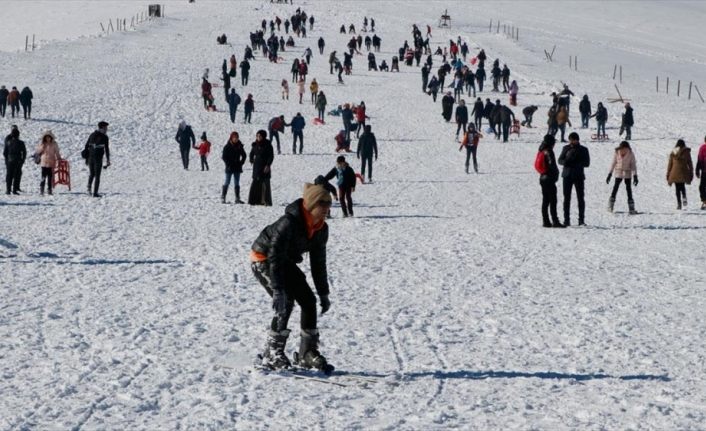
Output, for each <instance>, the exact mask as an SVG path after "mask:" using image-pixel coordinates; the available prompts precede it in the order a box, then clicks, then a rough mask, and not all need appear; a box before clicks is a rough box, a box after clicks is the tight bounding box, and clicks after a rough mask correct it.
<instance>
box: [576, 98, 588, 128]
mask: <svg viewBox="0 0 706 431" xmlns="http://www.w3.org/2000/svg"><path fill="white" fill-rule="evenodd" d="M579 113H580V114H581V128H582V129H587V128H588V119H589V118H591V101H590V100H588V94H584V95H583V98H582V99H581V101H580V102H579Z"/></svg>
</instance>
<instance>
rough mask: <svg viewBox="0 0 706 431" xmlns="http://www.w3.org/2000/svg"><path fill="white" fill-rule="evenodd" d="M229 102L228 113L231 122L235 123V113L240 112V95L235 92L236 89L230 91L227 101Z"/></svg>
mask: <svg viewBox="0 0 706 431" xmlns="http://www.w3.org/2000/svg"><path fill="white" fill-rule="evenodd" d="M226 101H227V102H228V111H229V113H230V122H231V123H235V113H236V112H238V105H240V101H241V99H240V95H239V94H238V93H236V92H235V88H231V89H230V94H228V98H227V99H226Z"/></svg>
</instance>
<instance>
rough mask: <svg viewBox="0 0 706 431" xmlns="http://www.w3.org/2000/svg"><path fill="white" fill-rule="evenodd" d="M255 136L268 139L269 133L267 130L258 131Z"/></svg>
mask: <svg viewBox="0 0 706 431" xmlns="http://www.w3.org/2000/svg"><path fill="white" fill-rule="evenodd" d="M255 136H262V139H267V132H266V131H265V130H262V129H261V130H258V131H257V133H255Z"/></svg>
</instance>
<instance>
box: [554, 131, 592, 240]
mask: <svg viewBox="0 0 706 431" xmlns="http://www.w3.org/2000/svg"><path fill="white" fill-rule="evenodd" d="M559 164H560V165H563V166H564V169H563V170H562V172H561V177H562V180H563V189H564V225H565V226H571V218H570V217H569V215H570V211H571V190H572V188H576V199H577V200H578V206H579V226H585V225H586V223H585V218H584V216H585V210H586V203H585V202H584V181H585V179H586V175H585V174H584V169H585V168H587V167H589V166H590V165H591V156H590V154H589V152H588V148H586V147H584V146H583V145H581V143H580V142H579V134H578V133H576V132H571V133H570V134H569V144H568V145H564V148H562V149H561V154H560V155H559Z"/></svg>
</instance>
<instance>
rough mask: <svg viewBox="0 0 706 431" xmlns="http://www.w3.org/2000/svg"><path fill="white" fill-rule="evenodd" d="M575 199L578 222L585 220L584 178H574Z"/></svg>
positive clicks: (581, 222)
mask: <svg viewBox="0 0 706 431" xmlns="http://www.w3.org/2000/svg"><path fill="white" fill-rule="evenodd" d="M575 186H576V200H577V201H578V204H579V224H583V223H584V221H585V215H586V214H585V213H586V202H585V201H584V180H582V179H580V180H576V184H575Z"/></svg>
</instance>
